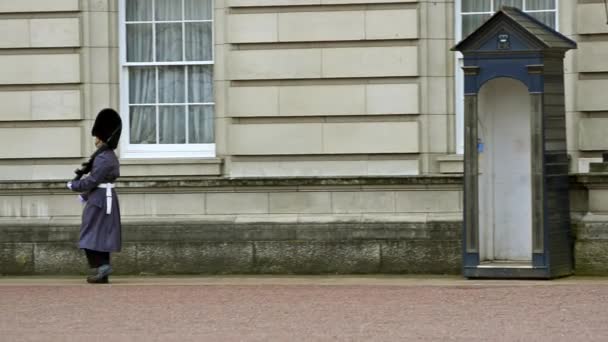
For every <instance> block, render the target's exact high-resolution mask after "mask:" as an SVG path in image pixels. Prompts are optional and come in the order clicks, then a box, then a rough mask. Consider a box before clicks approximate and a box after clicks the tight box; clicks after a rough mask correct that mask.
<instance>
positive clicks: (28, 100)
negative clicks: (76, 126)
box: [0, 90, 81, 121]
mask: <svg viewBox="0 0 608 342" xmlns="http://www.w3.org/2000/svg"><path fill="white" fill-rule="evenodd" d="M0 103H3V104H4V106H3V108H2V109H0V121H34V120H77V119H80V113H81V110H80V91H78V90H48V91H2V92H0Z"/></svg>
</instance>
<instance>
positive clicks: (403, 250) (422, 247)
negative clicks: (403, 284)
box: [380, 240, 462, 274]
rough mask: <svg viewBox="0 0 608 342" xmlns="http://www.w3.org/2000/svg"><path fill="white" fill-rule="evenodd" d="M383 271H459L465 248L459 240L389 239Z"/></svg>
mask: <svg viewBox="0 0 608 342" xmlns="http://www.w3.org/2000/svg"><path fill="white" fill-rule="evenodd" d="M380 246H381V249H382V252H381V253H382V254H381V255H382V260H381V268H380V272H382V273H408V274H411V273H418V274H459V273H460V272H461V267H462V266H461V265H462V261H461V259H462V255H461V252H462V247H461V243H460V242H459V241H457V240H454V241H450V240H447V241H445V240H444V241H437V240H413V241H385V242H382V243H381V244H380Z"/></svg>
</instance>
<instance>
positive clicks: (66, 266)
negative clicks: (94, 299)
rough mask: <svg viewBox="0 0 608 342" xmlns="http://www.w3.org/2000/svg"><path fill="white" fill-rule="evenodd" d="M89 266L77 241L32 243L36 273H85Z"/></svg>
mask: <svg viewBox="0 0 608 342" xmlns="http://www.w3.org/2000/svg"><path fill="white" fill-rule="evenodd" d="M88 270H89V266H88V264H87V259H86V256H85V254H84V252H83V251H82V250H80V249H78V245H77V242H76V241H74V242H55V243H44V242H39V243H36V244H35V245H34V272H35V273H36V274H45V275H59V274H86V273H88Z"/></svg>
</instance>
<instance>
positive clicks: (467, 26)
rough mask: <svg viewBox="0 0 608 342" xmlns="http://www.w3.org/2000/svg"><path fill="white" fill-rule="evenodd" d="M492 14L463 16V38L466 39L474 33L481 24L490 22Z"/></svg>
mask: <svg viewBox="0 0 608 342" xmlns="http://www.w3.org/2000/svg"><path fill="white" fill-rule="evenodd" d="M491 16H492V15H490V14H468V15H463V16H462V38H463V39H464V38H466V37H467V36H468V35H469V34H471V33H473V31H475V30H476V29H477V28H478V27H479V26H481V24H483V23H484V22H485V21H486V20H488V19H489V18H490V17H491Z"/></svg>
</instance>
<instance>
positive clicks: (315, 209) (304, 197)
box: [269, 192, 331, 214]
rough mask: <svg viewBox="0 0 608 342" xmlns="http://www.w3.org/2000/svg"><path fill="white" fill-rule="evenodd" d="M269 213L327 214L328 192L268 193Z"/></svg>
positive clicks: (329, 210) (328, 209) (329, 204)
mask: <svg viewBox="0 0 608 342" xmlns="http://www.w3.org/2000/svg"><path fill="white" fill-rule="evenodd" d="M269 196H270V198H269V203H270V213H271V214H300V213H301V214H329V213H331V199H330V194H329V192H280V193H270V194H269Z"/></svg>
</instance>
